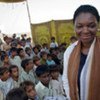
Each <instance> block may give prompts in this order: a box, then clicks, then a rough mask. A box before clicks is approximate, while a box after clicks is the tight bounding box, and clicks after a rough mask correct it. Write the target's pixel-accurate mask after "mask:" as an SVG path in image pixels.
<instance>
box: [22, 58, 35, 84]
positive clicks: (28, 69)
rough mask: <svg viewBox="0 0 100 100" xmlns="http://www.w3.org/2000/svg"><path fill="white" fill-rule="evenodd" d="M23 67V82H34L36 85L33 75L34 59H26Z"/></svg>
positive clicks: (23, 61)
mask: <svg viewBox="0 0 100 100" xmlns="http://www.w3.org/2000/svg"><path fill="white" fill-rule="evenodd" d="M21 66H22V67H23V69H24V70H23V71H22V73H21V82H23V81H25V80H29V81H32V82H33V83H34V84H35V83H36V79H35V75H34V73H33V66H34V65H33V61H32V59H24V60H22V62H21Z"/></svg>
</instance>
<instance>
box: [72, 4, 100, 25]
mask: <svg viewBox="0 0 100 100" xmlns="http://www.w3.org/2000/svg"><path fill="white" fill-rule="evenodd" d="M80 13H91V14H92V15H94V16H95V17H96V20H97V22H99V20H100V19H99V13H98V10H97V9H96V8H95V7H94V6H92V5H81V6H80V7H79V8H77V9H76V11H75V13H74V17H73V23H74V22H75V19H76V17H77V16H78V15H79V14H80Z"/></svg>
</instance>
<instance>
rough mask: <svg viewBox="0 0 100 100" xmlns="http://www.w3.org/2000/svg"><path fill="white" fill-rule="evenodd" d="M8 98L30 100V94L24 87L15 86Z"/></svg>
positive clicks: (10, 99)
mask: <svg viewBox="0 0 100 100" xmlns="http://www.w3.org/2000/svg"><path fill="white" fill-rule="evenodd" d="M6 100H28V96H27V94H26V93H25V91H24V90H23V89H22V88H14V89H12V90H10V91H9V92H8V94H7V96H6Z"/></svg>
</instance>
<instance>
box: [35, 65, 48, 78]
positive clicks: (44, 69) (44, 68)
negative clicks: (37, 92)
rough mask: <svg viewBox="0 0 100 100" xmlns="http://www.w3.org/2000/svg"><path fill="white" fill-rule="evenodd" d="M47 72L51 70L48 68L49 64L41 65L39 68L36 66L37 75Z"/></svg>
mask: <svg viewBox="0 0 100 100" xmlns="http://www.w3.org/2000/svg"><path fill="white" fill-rule="evenodd" d="M46 72H49V68H48V65H39V66H38V67H37V68H36V71H35V73H36V75H37V77H40V76H41V75H42V74H44V73H46Z"/></svg>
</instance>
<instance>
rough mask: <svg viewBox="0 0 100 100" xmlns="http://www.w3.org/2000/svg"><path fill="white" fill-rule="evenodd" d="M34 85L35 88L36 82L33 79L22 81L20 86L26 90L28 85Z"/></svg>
mask: <svg viewBox="0 0 100 100" xmlns="http://www.w3.org/2000/svg"><path fill="white" fill-rule="evenodd" d="M30 85H31V86H33V88H34V89H35V84H34V83H33V82H32V81H28V80H27V81H24V82H22V83H20V87H21V88H22V89H23V90H24V91H26V89H27V87H28V86H30Z"/></svg>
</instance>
